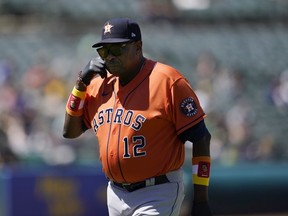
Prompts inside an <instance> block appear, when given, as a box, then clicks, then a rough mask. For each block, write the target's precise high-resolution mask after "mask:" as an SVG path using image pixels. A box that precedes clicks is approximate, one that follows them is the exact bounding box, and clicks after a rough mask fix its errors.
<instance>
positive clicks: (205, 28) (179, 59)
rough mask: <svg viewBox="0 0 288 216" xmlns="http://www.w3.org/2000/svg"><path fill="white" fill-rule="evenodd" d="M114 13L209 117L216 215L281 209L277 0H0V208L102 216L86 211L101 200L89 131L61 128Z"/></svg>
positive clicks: (283, 150) (287, 186) (287, 97)
mask: <svg viewBox="0 0 288 216" xmlns="http://www.w3.org/2000/svg"><path fill="white" fill-rule="evenodd" d="M119 16H125V17H131V18H134V19H136V20H137V21H138V22H139V24H140V26H141V29H142V35H143V45H144V52H145V54H146V56H147V57H150V58H152V59H156V60H159V61H162V62H165V63H168V64H170V65H172V66H174V67H175V68H177V69H179V70H180V71H181V72H182V73H183V74H184V75H185V76H186V77H187V79H188V80H189V81H190V82H191V85H192V87H193V88H194V89H195V91H196V92H197V94H198V96H199V99H200V101H201V103H202V105H203V107H204V109H205V110H206V113H207V114H208V117H207V120H206V122H207V125H208V127H209V129H210V131H211V133H212V136H213V137H212V142H211V154H212V159H213V167H212V177H211V189H210V194H211V195H210V199H211V207H212V210H213V211H214V213H215V215H248V214H252V215H256V214H257V215H268V214H270V215H288V214H287V212H288V204H287V203H288V195H287V194H288V193H287V192H288V183H287V182H288V181H287V180H288V164H287V159H288V145H287V144H288V143H287V140H288V139H287V138H288V135H287V132H288V123H287V122H288V58H287V57H288V1H286V0H261V1H260V0H241V1H237V0H121V1H117V0H105V1H99V0H86V1H80V0H54V1H53V0H25V1H23V0H0V50H1V51H0V95H1V97H0V98H1V99H0V215H1V216H2V215H3V216H16V215H17V216H33V215H35V216H36V215H37V216H46V215H47V216H48V215H49V216H81V215H85V216H86V215H87V216H88V215H89V216H90V215H98V214H99V215H101V216H102V215H103V216H104V215H105V213H99V211H98V212H97V213H96V214H92V213H91V212H93V211H97V208H96V210H95V209H93V208H92V209H90V210H87V209H88V208H89V207H86V205H87V206H91V205H92V206H93V202H92V200H93V201H95V200H94V199H95V197H97V198H96V200H100V201H99V202H101V200H102V201H103V200H105V192H104V195H103V191H102V190H101V192H99V193H98V192H97V194H98V195H99V194H100V195H99V196H98V195H97V196H96V195H95V194H96V191H97V190H98V189H99V188H98V189H97V188H94V187H96V186H97V185H96V186H95V185H94V184H93V182H94V180H99V179H100V180H99V181H100V182H103V184H102V186H103V185H104V186H103V188H102V189H104V190H105V188H104V187H105V180H103V179H102V177H101V171H100V169H99V161H98V151H97V143H96V142H95V138H94V135H93V133H92V132H91V133H89V132H88V133H86V134H85V135H83V136H82V137H81V138H78V139H76V140H65V139H63V138H62V125H63V121H64V112H65V104H66V99H67V97H68V95H69V94H70V91H71V88H72V87H73V84H74V81H75V78H76V77H77V74H78V71H80V70H81V69H82V67H83V66H84V65H85V64H86V63H87V61H88V60H89V59H90V58H92V57H94V56H95V55H96V53H95V50H93V49H92V48H91V45H92V44H93V43H94V42H95V41H97V40H99V39H100V28H101V26H102V24H103V22H104V21H105V20H107V19H109V18H111V17H119ZM186 147H187V157H186V158H187V159H186V160H187V161H186V163H185V167H184V169H185V170H186V171H187V172H186V177H185V178H186V183H187V197H186V199H185V203H184V205H183V212H182V215H183V216H184V215H188V212H189V209H190V206H189V200H191V199H192V198H191V197H192V188H191V184H190V182H191V179H190V175H191V174H190V167H191V165H190V160H191V154H190V152H191V151H190V149H191V144H189V143H187V144H186ZM94 171H97V172H94ZM23 179H24V180H23ZM28 179H30V180H28ZM67 181H68V184H67ZM69 181H70V183H71V181H72V183H71V184H72V186H71V185H70V186H71V187H69ZM87 182H89V183H87ZM96 182H97V181H96ZM98 183H99V182H98ZM83 184H84V185H85V186H90V190H89V188H86V187H84V186H82V187H80V186H79V185H83ZM96 184H97V183H96ZM39 185H40V186H39ZM99 185H100V184H99ZM65 186H66V187H65ZM27 187H28V188H27ZM79 187H80V189H79V190H80V192H79V193H80V195H79V194H77V195H75V197H74V198H75V199H74V200H71V199H70V200H69V199H68V198H67V197H66V198H65V195H66V196H69V197H70V198H71V197H73V196H72V195H71V193H72V192H73V191H74V190H76V189H77V188H79ZM29 188H30V189H31V190H30V189H29ZM63 188H64V189H63ZM91 188H92V189H91ZM94 189H95V190H94ZM35 191H36V192H35ZM89 191H90V192H91V191H93V193H94V194H92V195H91V194H89ZM74 192H75V191H74ZM67 194H68V195H67ZM15 197H17V199H15ZM91 197H93V198H91ZM98 198H99V199H98ZM41 199H42V202H41ZM43 200H44V201H43ZM63 200H65V203H63ZM79 200H80V201H79ZM33 202H34V203H33ZM81 202H83V203H84V204H83V203H82V204H83V205H80V204H79V203H81ZM95 202H96V201H95ZM43 203H44V204H43ZM56 203H58V205H56ZM98 204H99V203H98ZM59 205H60V206H59ZM66 205H67V206H74V208H65V206H66ZM95 205H96V204H95ZM99 205H100V204H99ZM102 205H103V206H104V208H105V201H103V203H102ZM33 206H34V207H33ZM67 206H66V207H67ZM96 207H97V206H96ZM15 208H18V209H20V210H19V211H15ZM99 208H101V207H98V209H99ZM35 209H36V210H35ZM65 209H66V210H65ZM67 209H69V211H68V210H67ZM23 212H25V213H23ZM35 212H41V213H35ZM1 213H2V214H1Z"/></svg>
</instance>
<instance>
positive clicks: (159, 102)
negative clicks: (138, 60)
mask: <svg viewBox="0 0 288 216" xmlns="http://www.w3.org/2000/svg"><path fill="white" fill-rule="evenodd" d="M85 103H86V106H84V116H83V118H84V122H85V124H86V126H87V127H88V128H92V129H93V130H94V132H95V134H96V137H97V139H98V144H99V149H100V151H99V152H100V160H101V163H102V165H103V171H104V173H105V174H106V176H107V177H108V178H109V179H110V180H114V181H116V182H121V183H133V182H138V181H142V180H144V179H147V178H151V177H154V176H158V175H162V174H165V173H167V172H169V171H173V170H176V169H179V168H180V167H181V166H182V165H183V162H184V145H183V143H182V142H181V141H180V139H179V138H178V135H179V134H180V133H182V132H183V131H185V130H186V129H188V128H190V127H191V126H193V125H195V124H197V123H198V122H200V121H201V120H203V119H204V118H205V114H204V112H203V110H202V108H201V106H200V104H199V101H198V98H197V96H196V95H195V93H194V91H193V89H192V88H191V86H190V85H189V83H188V81H187V80H186V79H185V78H184V77H183V76H182V75H181V74H180V73H179V72H178V71H177V70H176V69H174V68H172V67H170V66H168V65H165V64H162V63H159V62H154V61H152V60H149V59H146V61H145V63H144V65H143V66H142V69H141V71H140V72H139V73H138V74H137V76H136V77H134V79H133V81H132V82H129V83H128V84H127V85H125V86H121V85H120V84H119V80H118V78H117V77H115V76H112V75H110V76H108V78H106V79H104V80H103V79H101V78H100V77H97V78H95V79H93V80H92V82H91V84H90V86H88V89H87V94H86V100H85Z"/></svg>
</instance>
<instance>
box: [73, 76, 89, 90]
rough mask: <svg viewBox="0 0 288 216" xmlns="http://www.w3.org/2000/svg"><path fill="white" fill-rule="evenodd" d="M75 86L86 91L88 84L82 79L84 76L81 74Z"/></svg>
mask: <svg viewBox="0 0 288 216" xmlns="http://www.w3.org/2000/svg"><path fill="white" fill-rule="evenodd" d="M75 88H76V89H77V90H79V91H86V89H87V85H86V84H85V83H84V82H83V81H82V78H81V77H80V76H79V77H78V79H77V81H76V84H75Z"/></svg>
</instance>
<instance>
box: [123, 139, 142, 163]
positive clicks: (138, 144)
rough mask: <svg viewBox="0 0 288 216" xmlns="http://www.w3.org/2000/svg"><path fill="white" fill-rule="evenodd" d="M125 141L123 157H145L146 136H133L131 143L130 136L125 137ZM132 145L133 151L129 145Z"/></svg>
mask: <svg viewBox="0 0 288 216" xmlns="http://www.w3.org/2000/svg"><path fill="white" fill-rule="evenodd" d="M123 143H124V154H123V158H131V154H132V157H143V156H146V151H144V150H143V149H144V148H145V146H146V140H145V137H144V136H142V135H137V136H132V143H131V144H130V143H129V139H128V137H124V138H123ZM130 145H132V148H131V151H132V152H130V148H129V146H130Z"/></svg>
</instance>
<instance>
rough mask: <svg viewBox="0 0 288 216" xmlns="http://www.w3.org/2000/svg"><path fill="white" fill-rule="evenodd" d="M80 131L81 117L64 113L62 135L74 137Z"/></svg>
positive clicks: (79, 133)
mask: <svg viewBox="0 0 288 216" xmlns="http://www.w3.org/2000/svg"><path fill="white" fill-rule="evenodd" d="M82 133H83V129H82V117H77V116H71V115H69V114H68V113H66V114H65V121H64V128H63V137H65V138H76V137H79V136H80V135H81V134H82Z"/></svg>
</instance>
